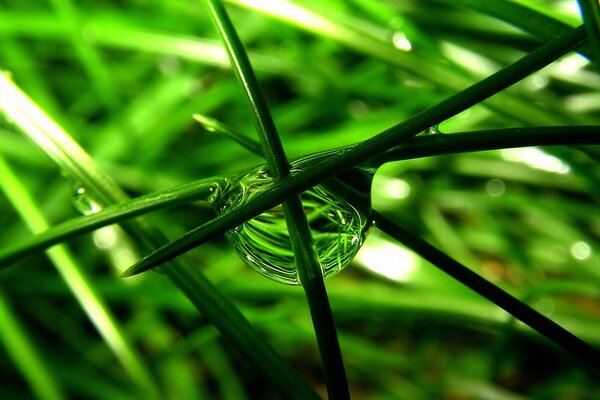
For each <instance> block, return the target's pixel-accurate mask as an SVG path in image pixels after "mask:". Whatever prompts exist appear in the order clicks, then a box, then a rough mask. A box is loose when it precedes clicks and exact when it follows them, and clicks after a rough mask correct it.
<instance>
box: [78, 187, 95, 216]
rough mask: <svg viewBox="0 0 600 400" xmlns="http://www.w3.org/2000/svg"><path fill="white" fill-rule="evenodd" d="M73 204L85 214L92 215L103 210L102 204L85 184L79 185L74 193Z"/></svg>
mask: <svg viewBox="0 0 600 400" xmlns="http://www.w3.org/2000/svg"><path fill="white" fill-rule="evenodd" d="M73 205H74V206H75V208H76V209H77V211H79V212H80V213H82V214H83V215H90V214H94V213H97V212H98V211H100V210H101V207H100V204H98V202H97V201H96V200H94V199H93V198H92V197H91V196H90V195H89V194H88V192H87V190H86V189H85V188H84V187H83V186H77V187H76V188H75V191H74V193H73Z"/></svg>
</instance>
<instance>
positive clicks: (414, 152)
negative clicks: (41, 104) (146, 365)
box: [0, 126, 600, 269]
mask: <svg viewBox="0 0 600 400" xmlns="http://www.w3.org/2000/svg"><path fill="white" fill-rule="evenodd" d="M227 129H229V130H230V131H231V132H235V131H233V130H232V129H231V128H227ZM565 132H568V135H565ZM246 139H247V140H248V141H249V143H251V145H250V148H249V149H254V153H255V154H257V155H262V150H261V149H260V145H259V144H258V142H255V141H253V140H252V139H249V138H246ZM582 144H600V126H552V127H529V128H510V129H498V130H483V131H472V132H467V133H454V134H448V135H430V136H418V137H414V138H412V139H410V140H409V141H408V142H406V144H405V145H402V146H398V147H397V148H393V149H391V150H389V151H387V152H385V153H383V154H381V155H379V156H376V157H373V158H371V159H369V160H368V161H367V165H369V166H371V167H379V166H381V165H383V164H385V163H387V162H393V161H400V160H409V159H414V158H421V157H431V156H436V155H442V154H452V153H465V152H473V151H485V150H497V149H507V148H511V147H528V146H553V145H582ZM213 184H214V182H212V180H205V179H203V180H200V181H195V182H191V183H188V184H184V185H180V186H176V187H173V188H169V189H166V190H164V191H160V192H155V193H150V194H148V195H145V196H141V197H138V198H135V199H132V200H128V201H124V202H121V203H118V204H115V205H113V206H109V207H106V208H104V209H102V210H101V211H100V212H98V213H95V214H91V215H87V216H80V217H76V218H73V219H70V220H68V221H65V222H63V223H61V224H59V225H55V226H53V227H51V228H49V229H48V230H47V231H44V232H42V233H39V234H37V235H35V236H32V237H31V238H28V239H25V240H23V241H22V242H20V243H19V244H17V245H15V246H12V247H7V248H4V249H0V269H1V268H6V267H8V266H10V264H11V263H13V262H15V261H17V260H19V259H21V258H23V257H25V256H27V255H28V254H30V253H32V252H35V251H40V250H45V249H47V248H48V247H50V246H52V245H54V244H56V243H61V242H64V241H66V240H68V239H70V238H72V237H75V236H78V235H81V234H84V233H87V232H91V231H93V230H95V229H98V228H101V227H103V226H107V225H110V224H113V223H117V222H121V221H124V220H127V219H130V218H133V217H136V216H138V215H143V214H147V213H150V212H152V211H156V210H159V209H164V208H169V207H175V206H177V205H180V204H186V203H188V202H190V201H195V200H198V199H203V198H204V197H205V194H206V190H207V188H209V187H210V186H212V185H213ZM294 190H298V189H294ZM272 193H273V194H274V195H275V196H277V199H276V200H275V201H278V202H279V203H281V202H282V201H283V199H284V196H283V195H282V194H281V193H280V190H279V189H278V187H274V188H273V189H272ZM295 193H296V192H295ZM297 193H299V192H297Z"/></svg>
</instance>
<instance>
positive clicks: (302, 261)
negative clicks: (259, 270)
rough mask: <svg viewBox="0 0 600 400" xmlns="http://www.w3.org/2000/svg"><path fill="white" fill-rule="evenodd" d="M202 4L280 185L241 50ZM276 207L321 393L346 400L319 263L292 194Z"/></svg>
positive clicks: (262, 107)
mask: <svg viewBox="0 0 600 400" xmlns="http://www.w3.org/2000/svg"><path fill="white" fill-rule="evenodd" d="M206 2H207V4H208V6H209V9H210V13H211V17H212V19H213V22H214V23H215V25H216V26H217V28H218V30H219V33H220V34H221V38H222V39H223V42H224V44H225V48H226V49H227V53H228V55H229V58H230V60H231V64H232V68H233V70H234V72H235V73H236V75H237V77H238V80H239V81H240V84H241V85H242V87H243V88H244V92H245V94H246V99H247V101H248V104H249V105H250V108H251V110H252V115H253V117H254V122H255V124H256V128H257V133H258V135H259V138H260V142H261V145H262V149H263V153H264V156H265V158H266V159H267V165H268V167H269V169H270V171H271V175H272V176H273V180H274V182H279V181H281V180H284V179H286V178H287V177H288V176H289V174H290V164H289V162H288V160H287V158H286V155H285V152H284V150H283V145H282V143H281V140H280V138H279V134H278V132H277V128H276V127H275V123H274V122H273V118H272V116H271V112H270V111H269V108H268V106H267V103H266V101H265V99H264V97H263V95H262V91H261V89H260V86H259V85H258V81H257V79H256V77H255V75H254V71H253V69H252V65H251V64H250V60H248V56H247V55H246V51H245V49H244V46H243V45H242V42H241V40H240V39H239V37H238V35H237V33H236V31H235V28H234V27H233V24H232V23H231V21H230V19H229V16H228V15H227V12H226V11H225V8H224V7H223V5H222V4H221V2H220V0H206ZM282 206H283V210H284V216H285V221H286V225H287V228H288V232H289V236H290V241H291V244H292V250H293V252H294V261H295V263H296V267H297V271H298V277H299V279H300V283H301V284H302V287H303V289H304V292H305V294H306V299H307V301H308V305H309V309H310V314H311V318H312V321H313V326H314V329H315V334H316V336H317V343H318V347H319V352H320V354H321V360H322V362H323V373H324V376H325V382H326V386H327V393H328V395H329V398H330V399H349V398H350V392H349V389H348V380H347V378H346V371H345V368H344V362H343V359H342V352H341V349H340V344H339V340H338V337H337V332H336V329H335V323H334V321H333V314H332V312H331V306H330V305H329V299H328V297H327V291H326V289H325V283H324V282H323V273H322V270H321V263H320V261H319V257H318V256H317V252H316V249H315V247H314V243H313V237H312V234H311V231H310V227H309V225H308V220H307V218H306V215H305V211H304V207H303V206H302V202H301V201H300V197H299V195H298V194H295V195H291V196H290V197H288V198H286V199H285V201H284V202H283V204H282Z"/></svg>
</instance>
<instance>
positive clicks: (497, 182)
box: [485, 179, 506, 197]
mask: <svg viewBox="0 0 600 400" xmlns="http://www.w3.org/2000/svg"><path fill="white" fill-rule="evenodd" d="M485 190H486V191H487V193H488V194H489V195H490V196H493V197H498V196H502V195H503V194H504V192H505V191H506V184H505V183H504V181H502V180H501V179H490V180H489V181H487V183H486V184H485Z"/></svg>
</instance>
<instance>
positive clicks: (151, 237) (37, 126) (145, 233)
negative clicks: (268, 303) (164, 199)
mask: <svg viewBox="0 0 600 400" xmlns="http://www.w3.org/2000/svg"><path fill="white" fill-rule="evenodd" d="M0 93H2V96H0V109H1V110H3V111H4V112H5V113H6V114H7V115H8V117H9V118H10V119H11V120H12V121H14V122H15V124H16V125H17V126H18V127H19V128H20V129H21V130H22V131H23V132H24V133H25V134H27V135H28V136H29V137H30V138H31V139H32V140H33V141H34V142H35V143H36V144H37V145H39V146H40V147H41V148H42V149H43V150H44V151H45V152H46V153H47V154H48V155H49V156H50V157H51V158H52V159H53V160H54V161H55V162H56V164H57V165H58V166H59V167H60V168H61V169H62V171H63V173H64V174H65V175H67V176H70V177H71V178H72V179H74V180H76V181H79V182H81V183H82V185H83V186H84V187H85V188H86V190H88V191H89V193H91V194H93V196H94V197H95V199H96V200H98V202H99V203H100V204H101V206H107V205H110V204H115V203H120V202H122V201H126V200H127V195H126V194H125V193H124V192H123V190H122V189H121V188H120V187H119V186H118V185H117V184H116V183H115V182H114V180H113V179H112V178H111V177H110V176H109V175H108V174H106V173H105V172H104V171H103V170H101V169H100V168H99V167H98V166H97V165H96V164H95V162H94V161H93V160H92V158H91V157H90V156H89V155H88V154H87V153H86V152H85V151H84V150H83V149H82V148H81V147H80V146H79V145H78V144H77V143H76V142H75V141H73V139H72V138H71V137H70V136H69V135H68V134H67V133H66V132H65V131H64V130H63V129H62V128H61V127H60V126H58V125H57V124H56V123H55V122H54V121H52V120H51V119H50V118H49V117H48V116H47V115H45V113H44V112H43V111H42V110H40V109H39V108H38V107H37V106H36V105H35V104H34V103H33V102H32V101H31V100H30V99H29V98H28V97H27V96H26V95H25V94H24V93H23V92H22V91H21V90H20V89H19V88H18V87H17V86H16V85H14V83H12V82H11V81H10V79H9V78H8V76H7V75H6V74H3V73H0ZM126 230H127V232H128V233H129V234H130V235H132V236H133V237H134V238H136V239H137V240H138V241H139V243H140V244H141V245H143V246H146V248H147V249H152V248H155V247H158V246H160V244H161V243H164V242H165V241H166V240H167V239H166V238H165V237H164V235H162V233H161V232H159V231H158V230H157V229H156V228H154V227H153V226H152V225H151V224H149V223H141V222H140V221H136V222H135V223H132V224H130V225H127V226H126ZM164 273H165V275H167V277H168V278H169V279H171V281H173V283H174V284H175V285H177V286H178V287H179V289H180V290H182V291H183V292H184V294H185V295H186V296H187V297H188V298H189V299H190V301H191V302H192V303H193V304H194V305H195V306H196V307H197V308H198V310H200V311H201V312H202V314H203V315H204V316H205V317H206V318H207V319H208V320H210V321H211V322H212V323H213V325H215V327H216V328H217V329H218V330H219V331H220V332H221V333H222V335H223V337H224V338H225V339H226V340H227V341H228V343H229V344H230V345H232V346H233V347H235V348H236V349H237V350H238V351H239V352H240V353H241V354H242V355H243V356H244V357H246V359H247V360H248V361H249V362H251V363H253V364H254V365H255V366H256V368H257V369H258V370H259V371H261V372H262V373H263V374H264V375H265V376H266V377H268V378H269V379H270V382H271V383H272V384H273V385H274V387H275V388H276V389H277V390H278V391H279V392H281V393H282V394H284V395H286V396H293V397H294V398H298V399H313V398H318V397H319V396H318V395H317V394H316V392H315V391H314V389H312V387H311V386H310V385H308V383H306V382H305V381H304V380H303V379H302V378H301V377H300V376H299V375H298V373H297V372H296V371H295V370H294V369H293V368H292V367H291V366H290V365H289V363H287V362H286V361H285V360H284V359H283V358H282V357H281V356H280V355H279V354H278V353H277V352H276V351H275V350H274V349H273V347H271V345H270V344H269V343H268V342H267V341H266V340H265V339H264V338H263V337H262V335H261V334H260V333H258V332H257V331H256V329H255V328H254V327H253V326H252V324H250V322H249V321H248V320H247V319H246V318H245V317H244V316H243V315H242V313H241V312H240V311H239V310H238V309H237V307H235V305H234V304H233V303H232V302H231V301H230V300H229V299H227V297H225V296H223V295H222V294H221V293H220V292H219V290H218V289H217V288H216V287H215V286H214V285H213V284H212V283H211V282H210V281H209V280H208V279H207V278H206V277H205V276H204V274H203V273H202V272H201V271H200V270H199V269H198V268H197V267H195V266H194V265H191V264H190V263H188V262H186V261H185V260H175V262H173V263H172V264H170V265H169V268H165V271H164Z"/></svg>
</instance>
